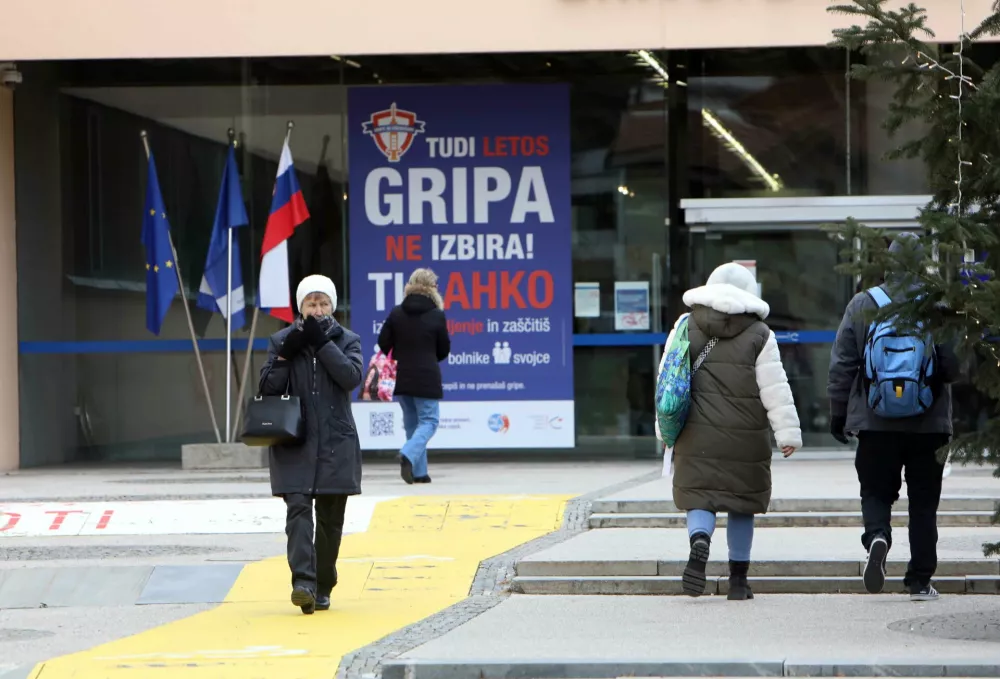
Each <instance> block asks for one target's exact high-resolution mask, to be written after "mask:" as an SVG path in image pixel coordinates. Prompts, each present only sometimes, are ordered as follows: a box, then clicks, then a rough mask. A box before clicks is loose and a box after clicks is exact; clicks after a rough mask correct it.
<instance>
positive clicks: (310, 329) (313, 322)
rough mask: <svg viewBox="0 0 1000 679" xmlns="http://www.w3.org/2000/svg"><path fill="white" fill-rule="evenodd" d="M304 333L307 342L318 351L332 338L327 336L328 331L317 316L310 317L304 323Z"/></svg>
mask: <svg viewBox="0 0 1000 679" xmlns="http://www.w3.org/2000/svg"><path fill="white" fill-rule="evenodd" d="M302 333H303V334H304V335H305V337H306V341H307V342H309V344H310V345H311V346H312V347H313V348H316V349H319V348H320V347H321V346H323V345H324V344H326V343H327V342H329V341H330V338H329V337H327V336H326V331H325V330H324V329H323V326H321V325H320V323H319V320H318V319H317V318H316V317H315V316H309V317H308V318H306V319H305V320H304V321H302Z"/></svg>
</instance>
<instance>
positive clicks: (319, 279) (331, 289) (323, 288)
mask: <svg viewBox="0 0 1000 679" xmlns="http://www.w3.org/2000/svg"><path fill="white" fill-rule="evenodd" d="M314 292H322V293H323V294H324V295H326V296H327V297H329V298H330V303H331V304H332V305H333V310H334V311H336V310H337V286H336V285H334V284H333V281H331V280H330V279H329V278H327V277H326V276H320V275H319V274H314V275H312V276H306V277H305V278H303V279H302V282H301V283H299V287H298V289H296V291H295V301H296V305H297V308H298V310H299V313H302V302H303V301H305V298H306V297H308V296H309V295H311V294H312V293H314Z"/></svg>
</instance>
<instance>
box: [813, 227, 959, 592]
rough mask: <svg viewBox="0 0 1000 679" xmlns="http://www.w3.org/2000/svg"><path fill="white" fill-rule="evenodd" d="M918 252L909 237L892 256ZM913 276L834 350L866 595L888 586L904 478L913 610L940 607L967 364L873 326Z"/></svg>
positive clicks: (844, 331) (881, 292)
mask: <svg viewBox="0 0 1000 679" xmlns="http://www.w3.org/2000/svg"><path fill="white" fill-rule="evenodd" d="M904 247H911V248H915V249H917V251H918V252H919V250H920V245H919V241H918V240H917V238H916V236H914V235H913V234H910V233H904V234H900V235H899V237H898V238H896V240H894V241H893V242H892V244H891V245H890V247H889V249H890V251H891V252H900V251H901V250H902V249H903V248H904ZM915 288H916V285H915V283H914V282H913V281H912V280H908V279H907V277H906V275H905V274H902V275H900V274H894V273H891V272H889V273H887V274H886V280H885V283H883V284H882V285H880V286H877V287H874V288H870V289H868V290H864V291H862V292H860V293H858V294H857V295H855V296H854V299H852V300H851V302H850V304H848V306H847V310H846V312H845V313H844V318H843V320H842V321H841V324H840V328H839V329H838V331H837V339H836V340H835V341H834V344H833V350H832V352H831V356H830V375H829V381H828V383H827V392H828V395H829V397H830V411H831V417H830V433H831V434H832V435H833V437H834V438H835V439H837V440H838V441H839V442H841V443H844V444H846V443H848V436H851V435H857V438H858V449H857V454H856V456H855V461H854V466H855V469H856V470H857V473H858V481H859V482H860V484H861V513H862V515H863V518H864V524H865V530H864V534H863V536H862V538H861V542H862V544H863V545H864V546H865V549H866V550H867V551H868V560H867V562H866V563H865V570H864V583H865V589H866V590H867V591H868V592H871V593H873V594H875V593H878V592H881V591H882V588H883V587H884V586H885V563H886V558H887V555H888V553H889V549H890V548H891V547H892V526H891V518H892V506H893V504H894V503H895V502H896V500H898V499H899V491H900V489H901V487H902V479H901V475H902V474H904V473H905V477H906V493H907V497H908V499H909V537H910V562H909V564H908V566H907V570H906V576H905V578H904V580H903V582H904V585H905V586H906V587H907V589H909V592H910V598H911V599H912V600H914V601H933V600H936V599H937V598H938V592H937V590H936V589H935V588H934V586H933V585H932V584H931V578H932V577H933V576H934V572H935V570H936V569H937V538H938V533H937V509H938V504H939V502H940V500H941V480H942V474H943V471H944V465H943V463H942V462H940V461H939V460H938V457H937V452H938V451H939V450H940V449H941V448H942V447H943V446H945V445H946V444H947V443H948V441H949V440H950V439H951V434H952V405H951V382H954V381H955V380H956V379H957V376H958V365H957V364H958V362H957V359H956V358H955V355H954V353H953V352H951V351H950V350H949V349H947V348H946V347H943V346H940V345H934V344H933V343H932V342H931V340H930V338H929V337H923V336H920V335H919V332H918V333H917V334H907V333H904V332H902V331H899V332H897V329H896V328H895V327H894V325H893V323H892V319H888V320H881V321H880V320H874V321H873V318H874V315H875V314H876V313H877V309H878V308H881V307H885V306H887V305H889V304H891V303H892V300H893V299H894V298H895V299H903V298H905V297H906V296H908V295H913V294H916V291H915Z"/></svg>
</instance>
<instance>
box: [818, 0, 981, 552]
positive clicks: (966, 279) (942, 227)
mask: <svg viewBox="0 0 1000 679" xmlns="http://www.w3.org/2000/svg"><path fill="white" fill-rule="evenodd" d="M888 1H889V0H851V3H852V4H840V5H835V6H831V7H829V8H828V11H830V12H835V13H839V14H847V15H850V16H851V17H854V18H855V19H854V20H857V21H864V22H865V24H864V25H863V26H862V25H854V26H851V27H850V28H844V29H838V30H836V31H834V40H833V43H832V44H833V45H834V46H836V47H840V48H843V49H847V50H850V51H851V52H852V53H860V54H862V55H864V56H865V57H867V59H866V62H867V63H865V64H855V65H853V66H852V69H851V76H852V77H853V78H856V79H860V80H874V79H880V80H883V81H887V82H889V83H892V84H893V85H894V87H895V91H894V94H893V97H892V100H891V103H890V105H889V108H888V112H887V116H886V119H885V121H884V122H883V126H884V128H885V129H886V130H887V132H888V133H889V135H890V136H893V137H895V138H898V135H897V133H899V132H900V130H901V129H903V128H904V126H905V125H907V124H908V123H913V122H917V123H920V124H921V125H922V126H923V127H924V128H925V133H924V134H923V135H922V136H919V137H918V138H915V139H911V140H906V141H901V142H899V143H898V145H897V147H896V148H895V149H894V150H893V151H892V152H891V153H890V154H889V156H888V157H889V158H890V159H898V158H919V159H921V160H922V161H923V163H924V165H925V166H926V169H927V177H928V182H929V185H930V188H931V194H932V199H931V201H930V202H929V203H928V204H927V205H926V206H925V207H924V208H923V209H922V210H921V212H920V216H919V218H918V221H919V224H920V228H919V230H918V231H917V234H916V235H917V236H918V238H917V239H915V240H917V241H919V244H920V246H921V247H920V248H917V247H909V248H904V250H903V251H902V252H899V253H890V252H889V251H888V249H887V248H886V245H885V244H886V239H887V238H891V234H887V233H883V232H881V230H879V229H874V228H870V227H867V226H865V225H863V224H860V223H859V222H857V221H855V220H853V219H849V220H847V222H846V223H845V224H839V225H830V226H828V227H827V228H828V230H829V231H831V232H832V233H833V236H834V237H835V238H836V239H838V240H841V242H842V243H843V244H844V246H845V247H844V255H845V258H846V259H849V260H851V261H850V263H849V264H845V265H844V266H843V267H842V270H843V271H844V273H849V274H851V275H855V276H860V277H861V279H862V283H863V285H865V286H866V287H867V286H870V285H877V284H878V282H879V279H880V278H881V277H882V276H883V275H884V274H885V272H897V273H899V272H905V273H906V274H908V275H909V276H911V277H912V280H913V281H914V282H916V283H917V284H918V285H919V295H918V296H915V297H914V298H911V299H906V300H894V304H892V305H891V306H890V307H888V308H887V309H885V310H884V311H883V312H882V313H880V314H878V317H879V318H885V317H888V316H898V318H899V322H898V325H899V326H900V327H901V329H904V330H907V329H908V330H915V329H916V328H917V324H918V323H920V324H922V328H923V329H924V331H925V332H930V333H931V334H932V335H933V337H934V339H935V341H936V342H938V343H941V344H949V345H951V346H953V347H954V348H955V350H956V352H957V354H958V356H959V358H960V360H961V361H962V363H963V365H964V366H965V367H966V368H967V369H968V374H969V377H970V379H971V382H972V384H973V386H974V387H975V388H976V390H977V391H979V392H980V393H981V394H983V395H985V396H986V397H987V398H988V399H989V401H990V402H991V403H993V404H994V405H993V406H992V407H991V413H990V415H991V417H990V419H989V420H988V421H987V422H986V423H985V425H984V426H981V427H980V428H979V430H978V431H975V432H973V433H969V434H965V435H961V436H958V437H956V438H955V439H954V440H953V441H952V442H951V444H950V445H949V446H948V447H947V448H946V449H945V450H944V451H942V452H941V455H942V456H944V455H949V454H950V455H951V459H952V461H953V462H955V463H959V464H963V465H964V464H977V465H992V466H993V467H996V469H995V470H994V474H993V475H994V476H995V477H998V478H1000V411H998V409H997V407H996V405H995V404H996V403H1000V280H997V277H996V273H995V271H996V266H995V264H996V262H997V261H1000V246H998V243H1000V203H998V201H1000V63H991V64H989V65H988V66H981V65H979V64H977V63H976V62H975V61H974V60H973V59H974V57H975V55H976V42H977V41H979V40H983V39H985V38H988V37H992V36H995V35H998V34H1000V0H995V1H994V3H993V5H992V9H991V14H990V15H989V16H988V17H986V19H985V20H984V21H983V22H982V23H980V24H979V25H978V26H977V27H975V28H974V29H973V30H972V31H971V32H968V33H966V32H965V31H966V28H965V25H964V24H965V16H964V14H965V11H964V6H963V5H962V4H961V0H956V3H955V5H956V7H955V10H956V12H958V11H961V12H962V24H963V26H962V33H963V35H962V36H961V37H960V40H959V42H957V43H956V44H954V45H940V44H936V43H934V38H935V36H934V34H933V32H932V31H931V30H930V29H929V28H928V27H927V12H926V10H925V9H923V8H920V7H918V6H916V5H915V4H912V3H910V4H909V5H907V6H905V7H902V8H900V9H898V10H890V9H887V8H886V4H887V3H888ZM998 519H1000V507H998V512H997V514H996V515H995V516H994V519H993V520H994V522H997V521H998ZM984 547H985V552H986V554H987V555H993V554H998V553H1000V543H997V544H992V545H985V546H984Z"/></svg>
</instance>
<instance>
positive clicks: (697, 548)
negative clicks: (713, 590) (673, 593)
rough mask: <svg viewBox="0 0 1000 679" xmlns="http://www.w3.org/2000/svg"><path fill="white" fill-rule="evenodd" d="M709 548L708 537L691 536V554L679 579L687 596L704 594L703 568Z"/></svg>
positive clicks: (710, 539)
mask: <svg viewBox="0 0 1000 679" xmlns="http://www.w3.org/2000/svg"><path fill="white" fill-rule="evenodd" d="M711 546H712V538H711V537H709V536H708V535H705V534H704V533H695V534H694V535H692V536H691V554H690V555H689V556H688V562H687V566H685V567H684V575H683V576H682V577H681V587H682V588H683V590H684V593H685V594H687V595H688V596H701V595H702V594H704V593H705V566H706V565H707V564H708V552H709V550H710V548H711Z"/></svg>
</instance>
